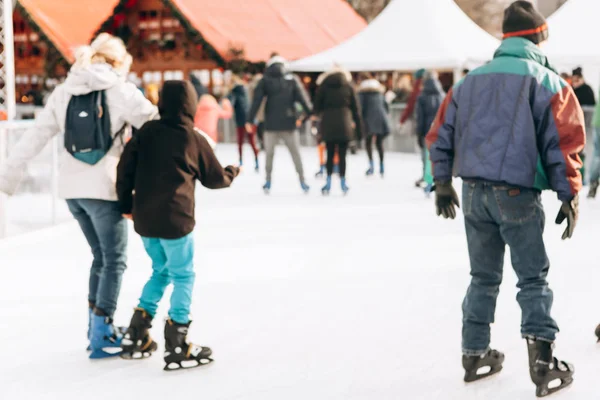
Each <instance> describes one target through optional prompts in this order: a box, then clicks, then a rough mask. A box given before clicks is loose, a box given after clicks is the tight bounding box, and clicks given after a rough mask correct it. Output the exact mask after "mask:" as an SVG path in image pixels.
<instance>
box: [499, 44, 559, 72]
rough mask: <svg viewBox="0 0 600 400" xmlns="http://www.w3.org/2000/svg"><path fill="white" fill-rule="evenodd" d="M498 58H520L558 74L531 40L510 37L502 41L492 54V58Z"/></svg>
mask: <svg viewBox="0 0 600 400" xmlns="http://www.w3.org/2000/svg"><path fill="white" fill-rule="evenodd" d="M498 57H515V58H522V59H525V60H531V61H534V62H536V63H538V64H540V65H542V66H544V67H546V68H548V69H549V70H551V71H553V72H556V73H558V72H557V71H556V70H555V69H554V68H553V67H552V66H551V65H550V62H549V61H548V57H546V56H545V55H544V53H543V52H542V50H541V49H540V48H539V47H538V46H536V45H535V44H534V43H533V42H532V41H531V40H528V39H524V38H521V37H512V38H508V39H504V40H503V41H502V44H500V47H499V48H498V50H496V53H494V58H498Z"/></svg>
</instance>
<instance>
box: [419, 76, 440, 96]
mask: <svg viewBox="0 0 600 400" xmlns="http://www.w3.org/2000/svg"><path fill="white" fill-rule="evenodd" d="M421 93H423V94H425V95H432V94H433V95H440V94H441V95H443V94H444V89H443V88H442V84H441V83H440V81H439V80H437V79H427V80H426V81H425V82H423V91H422V92H421Z"/></svg>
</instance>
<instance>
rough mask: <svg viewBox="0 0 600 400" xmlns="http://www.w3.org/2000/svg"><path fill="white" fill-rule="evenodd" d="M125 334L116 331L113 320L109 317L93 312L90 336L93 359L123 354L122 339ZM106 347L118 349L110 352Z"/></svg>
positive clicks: (91, 356)
mask: <svg viewBox="0 0 600 400" xmlns="http://www.w3.org/2000/svg"><path fill="white" fill-rule="evenodd" d="M122 339H123V335H122V334H121V333H120V332H118V331H115V327H114V326H113V324H112V320H111V319H110V318H109V317H103V316H100V315H95V314H92V330H91V337H90V347H91V350H92V352H91V354H90V358H91V359H100V358H108V357H115V356H118V355H119V354H121V351H120V349H121V340H122ZM105 349H118V351H115V352H114V353H113V352H108V351H106V350H105Z"/></svg>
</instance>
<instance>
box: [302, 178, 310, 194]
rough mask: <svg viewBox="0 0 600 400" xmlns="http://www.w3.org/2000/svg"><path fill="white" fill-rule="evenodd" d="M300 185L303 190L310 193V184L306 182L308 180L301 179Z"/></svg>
mask: <svg viewBox="0 0 600 400" xmlns="http://www.w3.org/2000/svg"><path fill="white" fill-rule="evenodd" d="M300 187H301V188H302V191H303V192H304V193H305V194H308V192H309V191H310V186H308V185H307V184H306V182H304V181H300Z"/></svg>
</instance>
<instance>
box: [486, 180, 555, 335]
mask: <svg viewBox="0 0 600 400" xmlns="http://www.w3.org/2000/svg"><path fill="white" fill-rule="evenodd" d="M494 191H495V197H496V201H497V203H498V210H499V216H500V218H501V221H502V227H501V232H502V237H503V238H504V241H505V242H506V243H507V244H508V246H509V247H510V254H511V261H512V265H513V268H514V270H515V272H516V274H517V277H518V278H519V281H518V283H517V287H518V288H519V293H518V294H517V301H518V302H519V305H520V306H521V310H522V313H523V314H522V322H521V334H522V335H523V337H528V336H532V337H535V338H539V339H543V340H547V341H550V342H552V341H554V339H555V337H556V333H557V332H558V326H557V324H556V322H555V321H554V319H553V318H552V317H551V315H550V313H551V310H552V302H553V293H552V290H550V288H549V287H548V282H547V281H546V277H547V276H548V270H549V268H550V262H549V261H548V256H547V255H546V248H545V246H544V238H543V234H544V224H545V215H544V210H543V208H542V203H541V198H540V194H539V192H537V191H535V190H530V189H517V188H501V187H496V188H494Z"/></svg>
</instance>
